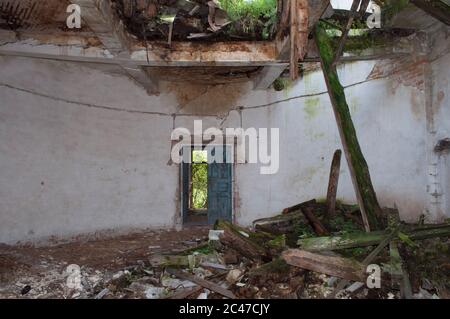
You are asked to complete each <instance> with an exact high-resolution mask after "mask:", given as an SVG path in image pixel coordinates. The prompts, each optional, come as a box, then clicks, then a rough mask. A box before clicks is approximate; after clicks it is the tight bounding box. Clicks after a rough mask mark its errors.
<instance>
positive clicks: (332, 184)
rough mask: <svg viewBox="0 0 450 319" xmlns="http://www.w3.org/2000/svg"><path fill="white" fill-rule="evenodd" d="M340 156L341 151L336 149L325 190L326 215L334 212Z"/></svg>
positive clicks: (330, 215)
mask: <svg viewBox="0 0 450 319" xmlns="http://www.w3.org/2000/svg"><path fill="white" fill-rule="evenodd" d="M341 157H342V151H341V150H336V152H334V155H333V161H332V162H331V168H330V178H329V180H328V191H327V216H328V217H332V216H334V215H335V212H336V194H337V188H338V184H339V173H340V171H341Z"/></svg>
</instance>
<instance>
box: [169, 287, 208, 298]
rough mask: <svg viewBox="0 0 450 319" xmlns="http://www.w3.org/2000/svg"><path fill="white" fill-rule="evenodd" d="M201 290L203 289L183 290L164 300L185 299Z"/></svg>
mask: <svg viewBox="0 0 450 319" xmlns="http://www.w3.org/2000/svg"><path fill="white" fill-rule="evenodd" d="M203 289H204V288H203V287H202V286H197V287H192V288H187V289H183V290H181V291H179V292H175V293H174V294H172V295H170V296H167V297H166V298H164V299H186V298H187V297H189V296H192V295H193V294H195V293H199V292H200V291H202V290H203Z"/></svg>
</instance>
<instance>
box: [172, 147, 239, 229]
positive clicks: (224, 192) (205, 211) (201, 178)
mask: <svg viewBox="0 0 450 319" xmlns="http://www.w3.org/2000/svg"><path fill="white" fill-rule="evenodd" d="M216 152H217V154H218V156H219V157H220V158H221V155H220V154H223V155H224V157H223V160H222V161H217V159H216ZM230 153H231V152H230V151H229V150H228V149H227V146H224V145H208V146H202V147H201V146H188V147H185V148H183V159H184V160H183V164H182V166H181V176H182V182H183V187H182V194H181V198H182V205H183V210H182V214H183V222H184V224H185V225H211V224H214V223H215V222H216V220H217V219H225V220H230V221H231V219H232V199H231V195H232V164H231V163H230V161H226V158H227V154H230ZM186 155H189V156H186Z"/></svg>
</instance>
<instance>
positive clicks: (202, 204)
mask: <svg viewBox="0 0 450 319" xmlns="http://www.w3.org/2000/svg"><path fill="white" fill-rule="evenodd" d="M206 162H207V154H206V152H205V151H194V152H193V164H192V171H191V174H192V175H191V176H192V181H191V182H192V208H194V209H204V208H206V206H207V199H208V164H206Z"/></svg>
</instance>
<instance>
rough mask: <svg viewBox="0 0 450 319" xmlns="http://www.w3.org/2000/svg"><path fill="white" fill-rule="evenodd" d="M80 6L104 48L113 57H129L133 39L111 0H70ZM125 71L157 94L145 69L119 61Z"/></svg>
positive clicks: (84, 19) (154, 83)
mask: <svg viewBox="0 0 450 319" xmlns="http://www.w3.org/2000/svg"><path fill="white" fill-rule="evenodd" d="M71 2H72V3H73V4H77V5H79V6H80V8H81V17H82V20H83V21H85V22H86V23H87V24H88V26H89V27H90V28H91V29H92V31H93V32H94V33H95V35H96V36H97V37H98V39H99V40H100V41H101V42H102V44H103V45H104V46H105V48H106V49H107V50H108V51H109V52H110V53H111V54H112V55H113V56H114V57H119V56H123V57H129V56H130V55H131V48H132V46H133V42H134V40H133V39H132V38H131V36H130V34H129V33H128V32H127V31H126V29H125V26H124V24H123V22H122V20H120V18H119V17H118V15H117V13H116V11H115V9H114V7H113V3H112V2H111V0H71ZM119 64H120V65H121V66H122V68H123V70H124V71H125V73H126V74H127V75H128V76H129V77H130V78H131V79H133V80H134V81H136V82H137V83H138V84H140V85H141V86H142V87H143V88H144V89H145V90H146V91H147V92H148V93H149V94H150V95H153V94H157V92H158V85H157V83H158V82H157V80H156V79H151V78H150V75H149V74H148V73H147V72H145V70H144V69H143V68H142V67H140V66H136V65H130V64H129V63H123V64H122V63H119Z"/></svg>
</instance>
